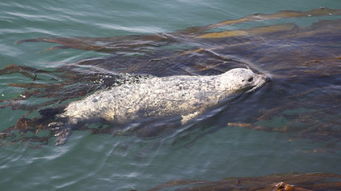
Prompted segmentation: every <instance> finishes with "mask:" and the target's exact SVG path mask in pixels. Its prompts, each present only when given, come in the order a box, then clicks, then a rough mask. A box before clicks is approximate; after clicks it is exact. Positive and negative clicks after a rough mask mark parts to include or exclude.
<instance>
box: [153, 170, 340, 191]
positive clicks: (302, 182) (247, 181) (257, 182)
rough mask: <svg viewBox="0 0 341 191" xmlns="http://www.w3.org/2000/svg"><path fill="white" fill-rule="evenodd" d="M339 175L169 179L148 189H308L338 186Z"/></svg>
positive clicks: (306, 190)
mask: <svg viewBox="0 0 341 191" xmlns="http://www.w3.org/2000/svg"><path fill="white" fill-rule="evenodd" d="M340 185H341V175H339V174H328V173H306V174H276V175H269V176H262V177H240V178H238V177H237V178H227V179H223V180H220V181H200V180H198V181H195V180H192V181H191V180H187V181H186V180H178V181H170V182H167V183H164V184H161V185H158V186H156V187H154V188H151V189H150V190H148V191H162V190H169V189H172V190H177V191H213V190H235V191H238V190H240V191H255V190H259V191H261V190H263V191H273V190H275V191H308V190H317V189H318V190H334V189H338V188H340Z"/></svg>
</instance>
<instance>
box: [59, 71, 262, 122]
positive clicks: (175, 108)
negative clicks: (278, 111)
mask: <svg viewBox="0 0 341 191" xmlns="http://www.w3.org/2000/svg"><path fill="white" fill-rule="evenodd" d="M266 81H267V77H266V76H265V75H263V74H257V73H254V72H253V71H252V70H250V69H245V68H235V69H231V70H229V71H227V72H225V73H223V74H220V75H212V76H185V75H182V76H168V77H151V78H146V79H143V80H141V81H140V82H138V83H132V84H123V85H120V86H117V87H113V88H111V89H109V90H102V91H98V92H95V93H94V94H92V95H90V96H88V97H86V98H84V99H82V100H79V101H74V102H71V103H70V104H69V105H68V106H67V107H66V108H65V110H64V112H63V113H61V114H59V117H60V118H65V119H67V123H68V124H71V125H75V124H79V123H82V122H85V121H93V120H105V121H108V122H114V123H118V124H125V123H129V122H134V121H138V120H143V119H148V118H166V117H170V116H181V124H186V123H188V122H189V121H190V120H192V119H194V118H195V117H197V116H199V115H200V114H202V113H203V112H204V111H205V110H207V109H208V108H210V107H213V106H215V105H217V104H219V103H222V102H224V100H226V99H228V98H229V97H231V96H233V95H236V94H238V93H242V92H247V91H253V90H255V89H257V88H259V87H261V86H262V85H263V84H264V83H265V82H266Z"/></svg>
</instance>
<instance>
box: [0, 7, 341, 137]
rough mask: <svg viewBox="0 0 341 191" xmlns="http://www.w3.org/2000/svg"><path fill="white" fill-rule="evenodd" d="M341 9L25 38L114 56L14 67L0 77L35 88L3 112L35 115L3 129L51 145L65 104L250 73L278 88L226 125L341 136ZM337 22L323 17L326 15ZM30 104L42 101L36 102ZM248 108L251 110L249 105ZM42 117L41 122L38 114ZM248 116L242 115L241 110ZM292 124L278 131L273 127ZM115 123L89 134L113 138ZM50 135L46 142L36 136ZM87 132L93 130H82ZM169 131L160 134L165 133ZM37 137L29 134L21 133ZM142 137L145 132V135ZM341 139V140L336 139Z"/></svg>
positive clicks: (249, 102)
mask: <svg viewBox="0 0 341 191" xmlns="http://www.w3.org/2000/svg"><path fill="white" fill-rule="evenodd" d="M339 15H341V10H339V9H328V8H320V9H313V10H309V11H302V12H301V11H280V12H277V13H274V14H254V15H250V16H247V17H243V18H240V19H236V20H227V21H223V22H220V23H216V24H211V25H207V26H201V27H191V28H187V29H184V30H179V31H176V32H172V33H163V34H152V35H129V36H117V37H107V38H87V37H73V38H64V37H46V38H36V39H27V40H20V41H18V44H20V43H24V42H47V43H55V44H59V45H58V46H55V47H52V48H50V49H49V50H56V49H66V48H74V49H81V50H90V51H98V52H106V53H109V55H108V56H107V57H100V58H92V59H86V60H81V61H79V62H77V63H72V64H63V65H61V66H58V67H54V68H52V69H51V68H44V69H37V68H33V67H30V66H19V65H9V66H7V67H5V68H3V69H1V70H0V75H10V74H13V73H20V74H22V75H24V76H25V77H27V78H29V79H31V82H29V83H10V84H8V86H11V87H18V88H23V89H24V91H23V92H22V93H21V94H20V95H19V96H18V97H15V98H9V99H6V100H0V103H1V105H0V108H12V109H14V110H26V111H28V113H27V114H25V115H24V116H23V117H22V118H20V119H18V121H17V123H16V124H15V125H14V126H13V127H10V128H7V129H4V130H2V132H1V134H0V137H2V138H6V139H8V138H9V137H15V138H13V140H15V141H17V140H38V141H39V140H44V141H46V140H48V138H49V137H51V136H53V131H52V130H51V129H49V128H48V127H47V124H48V123H50V122H51V121H53V120H54V117H55V115H56V114H58V113H60V112H62V111H63V108H64V107H65V105H66V104H67V103H68V102H70V101H72V100H74V99H80V98H82V97H84V96H86V95H88V94H90V93H92V92H94V91H97V90H100V89H105V88H111V87H113V86H119V85H121V84H124V83H138V82H139V80H140V79H143V78H148V77H149V76H150V75H153V76H169V75H182V74H183V75H212V74H220V73H223V72H225V71H227V70H229V69H231V68H235V67H249V68H252V69H254V70H256V71H259V72H263V73H267V74H269V75H271V76H272V83H271V84H269V85H268V86H266V87H265V88H263V90H261V91H260V92H258V93H257V94H256V95H254V96H252V97H251V98H248V99H243V98H241V99H240V100H238V102H237V103H231V106H229V107H228V108H227V109H224V110H222V111H221V112H220V113H219V114H218V115H217V116H220V118H222V119H224V116H229V117H228V120H223V123H222V124H221V127H224V126H226V124H227V123H229V124H228V125H229V126H234V127H242V128H250V129H256V130H263V131H270V132H271V131H275V132H287V133H290V132H294V133H295V136H299V137H307V138H313V139H319V140H330V138H332V139H335V140H340V138H341V130H340V129H339V127H340V125H341V121H340V119H341V118H340V113H339V111H340V107H341V98H340V93H339V92H340V85H341V84H340V76H341V47H340V44H341V33H340V31H341V30H340V29H341V22H340V20H338V19H337V18H338V16H339ZM321 16H324V17H323V18H325V19H326V18H330V20H320V19H319V18H320V17H321ZM299 17H316V18H317V19H316V20H317V22H315V23H313V24H312V25H311V26H305V27H304V26H298V25H296V24H292V23H280V24H274V25H268V26H258V27H253V28H249V29H238V30H224V27H225V26H228V25H234V24H240V23H245V24H247V23H252V22H258V23H260V24H261V23H262V21H264V20H276V19H285V18H299ZM31 99H36V100H40V101H39V103H37V104H28V103H29V101H30V100H31ZM246 106H247V107H246ZM35 111H39V113H40V116H39V117H29V114H30V113H34V112H35ZM241 112H243V113H241ZM279 117H280V118H284V119H285V120H284V122H283V123H284V124H282V125H281V126H278V127H274V126H272V125H268V124H269V123H270V124H271V122H272V121H273V120H276V119H277V118H279ZM111 129H112V128H111V127H108V128H107V127H103V128H97V129H94V128H92V129H90V130H91V131H92V132H93V133H112V130H111ZM41 130H46V131H49V132H50V133H48V135H47V138H44V139H43V138H41V137H39V136H36V134H37V132H39V131H41ZM79 130H89V128H86V127H84V128H80V129H79ZM158 131H160V129H158ZM14 132H21V134H24V135H25V134H28V133H26V132H30V133H33V136H32V135H31V134H29V135H28V137H27V136H14V135H13V134H14ZM142 134H143V132H142ZM336 142H337V141H336Z"/></svg>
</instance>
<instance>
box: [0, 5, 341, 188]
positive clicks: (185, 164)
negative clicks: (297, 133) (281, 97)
mask: <svg viewBox="0 0 341 191" xmlns="http://www.w3.org/2000/svg"><path fill="white" fill-rule="evenodd" d="M318 7H329V8H335V9H336V8H341V5H340V2H339V1H338V0H334V1H323V2H321V1H311V0H309V1H300V3H297V1H276V2H274V1H213V2H206V1H177V2H168V1H154V2H148V3H146V2H140V1H134V2H126V1H121V2H119V1H116V2H111V1H96V2H87V3H85V2H82V1H72V2H69V1H45V2H37V1H25V2H19V1H18V2H15V1H7V2H6V1H2V2H1V3H0V42H1V43H0V58H1V59H0V66H1V67H4V66H6V65H8V64H18V65H27V66H34V67H38V68H46V67H50V66H56V65H58V64H60V63H62V62H70V63H71V62H73V61H78V60H80V59H82V58H88V57H94V56H103V55H106V54H103V53H95V52H90V51H80V50H73V49H66V50H57V51H46V49H47V48H49V47H51V45H50V44H46V43H32V44H30V43H27V44H21V45H16V44H15V42H16V41H17V40H22V39H27V38H36V37H45V36H50V35H54V36H91V37H103V36H116V35H128V34H145V33H157V32H172V31H176V30H180V29H184V28H186V27H190V26H201V25H207V24H212V23H217V22H219V21H222V20H227V19H235V18H240V17H243V16H246V15H249V14H252V13H257V12H259V13H273V12H276V11H278V10H308V9H313V8H318ZM318 20H319V18H312V19H311V20H309V18H308V19H305V20H303V21H302V20H299V19H297V22H303V23H304V24H309V23H310V22H313V21H318ZM267 22H268V23H271V22H270V21H265V24H266V23H267ZM289 22H296V19H291V20H289ZM238 27H244V25H237V26H232V27H231V29H237V28H238ZM245 27H247V26H245ZM0 79H1V81H0V84H1V86H0V95H1V94H4V96H3V97H4V98H6V97H11V96H14V95H17V94H19V93H20V91H21V89H20V88H14V87H7V86H6V85H5V84H7V83H13V82H17V83H19V82H26V81H27V78H25V77H23V76H21V75H8V76H1V77H0ZM279 83H280V82H279ZM302 85H304V83H303V84H302ZM283 87H285V86H283ZM289 87H290V86H289ZM283 91H285V90H283ZM338 91H340V90H339V89H338ZM265 92H266V89H262V90H261V91H260V92H258V94H256V95H255V96H260V98H256V99H254V100H253V101H255V100H260V99H261V98H262V97H261V95H264V93H265ZM254 109H256V108H254ZM239 112H240V113H241V116H243V115H242V114H245V113H246V114H247V113H248V112H250V110H246V109H245V110H240V111H239ZM23 113H24V112H23V111H12V110H10V109H1V110H0V118H1V121H2V122H1V129H4V128H6V127H8V126H10V125H13V124H14V123H15V121H16V120H17V119H18V118H19V117H20V116H21V115H22V114H23ZM228 113H229V112H228V111H227V112H226V114H228ZM226 116H229V115H225V114H224V113H223V114H220V115H219V116H218V117H217V118H216V119H217V121H216V122H213V123H212V122H211V123H209V127H210V128H218V127H221V126H223V122H220V121H226V119H224V118H226ZM239 118H242V117H239ZM236 119H237V118H234V120H236ZM287 120H288V119H283V118H281V116H278V117H277V118H273V119H272V120H271V121H270V124H271V125H274V126H276V125H278V124H281V123H286V122H287ZM185 135H186V136H183V137H181V136H180V137H168V138H166V139H163V138H151V139H139V138H136V137H133V136H132V137H129V136H126V137H125V136H121V137H120V136H119V137H112V136H110V135H90V134H89V133H87V132H75V133H74V134H73V135H72V137H71V138H70V141H69V142H68V143H67V144H66V145H63V146H61V147H55V146H53V143H52V142H51V144H50V145H48V146H40V145H38V146H32V144H29V143H19V144H13V145H5V146H2V147H1V151H0V190H95V189H102V190H130V189H137V190H146V189H148V188H151V187H152V186H155V185H157V184H159V183H162V182H165V181H169V180H175V179H208V180H216V179H221V178H225V177H235V176H259V175H267V174H271V173H288V172H316V171H318V172H334V173H340V172H341V169H340V167H339V166H340V165H339V161H340V160H341V155H340V151H339V149H337V148H339V147H337V146H339V145H336V146H335V143H333V144H334V145H333V146H329V145H328V144H329V142H328V141H322V142H321V141H316V140H312V139H294V140H291V139H292V135H293V134H282V133H276V132H266V131H251V130H249V129H243V128H230V127H224V128H220V129H219V130H218V131H213V132H210V131H209V128H205V129H200V130H197V131H192V132H190V133H188V134H185ZM196 136H199V137H200V138H199V139H195V137H196ZM193 139H194V140H196V141H194V142H192V141H191V140H193ZM288 140H290V141H288ZM329 147H332V148H334V149H331V150H332V151H331V152H314V150H316V148H329ZM335 147H336V149H335ZM317 151H318V150H317Z"/></svg>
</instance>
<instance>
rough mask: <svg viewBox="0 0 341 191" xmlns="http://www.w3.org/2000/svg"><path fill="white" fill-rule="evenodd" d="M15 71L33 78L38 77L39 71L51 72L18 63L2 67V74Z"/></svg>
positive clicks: (0, 70)
mask: <svg viewBox="0 0 341 191" xmlns="http://www.w3.org/2000/svg"><path fill="white" fill-rule="evenodd" d="M13 73H20V74H22V75H24V76H26V77H28V78H31V79H32V80H36V79H37V74H38V73H46V74H48V73H51V72H50V71H47V70H42V69H37V68H33V67H29V66H20V65H16V64H12V65H8V66H6V67H5V68H3V69H0V75H4V74H13Z"/></svg>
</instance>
